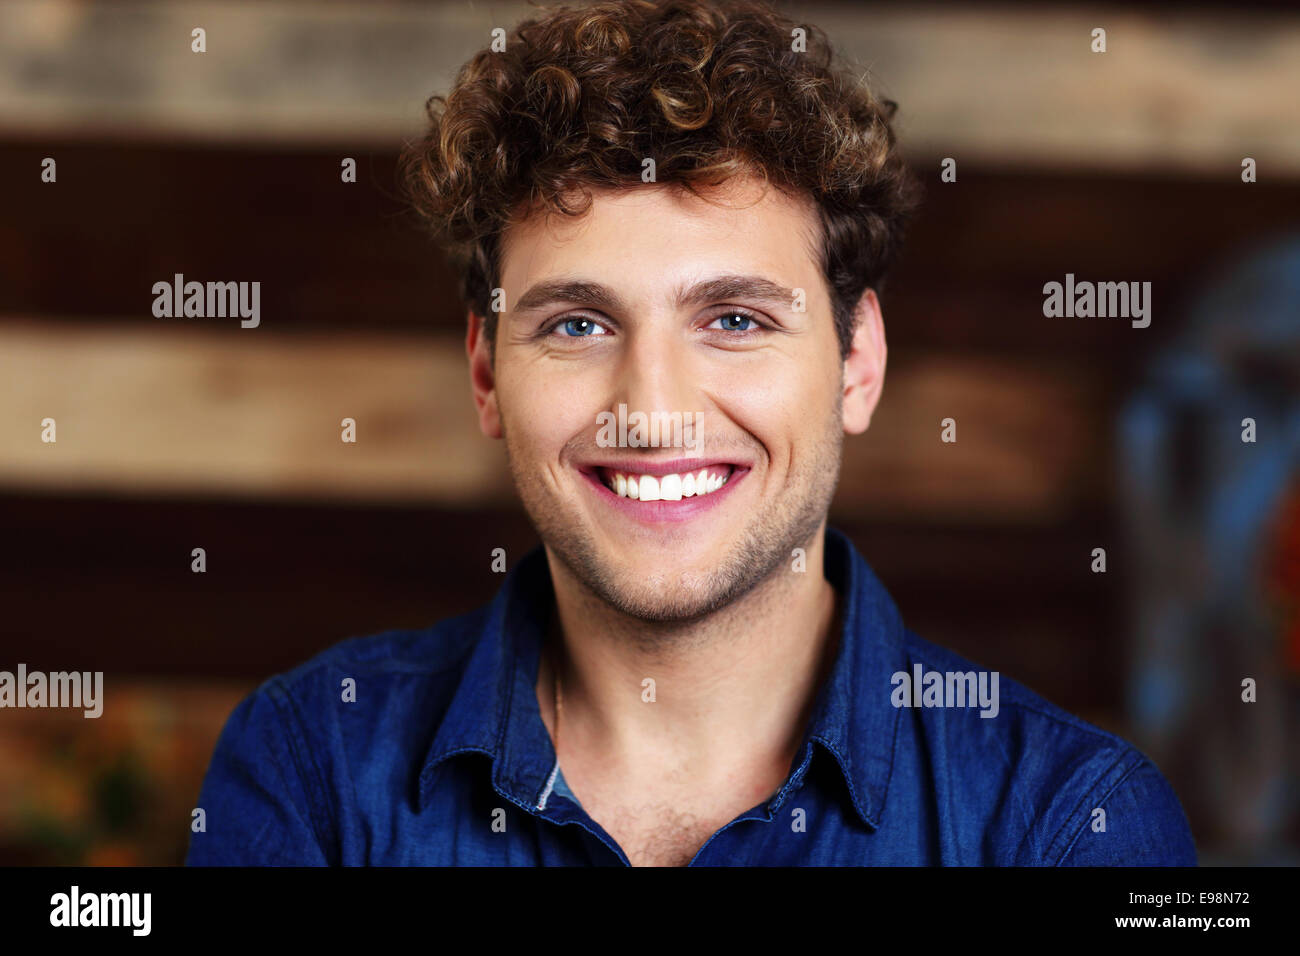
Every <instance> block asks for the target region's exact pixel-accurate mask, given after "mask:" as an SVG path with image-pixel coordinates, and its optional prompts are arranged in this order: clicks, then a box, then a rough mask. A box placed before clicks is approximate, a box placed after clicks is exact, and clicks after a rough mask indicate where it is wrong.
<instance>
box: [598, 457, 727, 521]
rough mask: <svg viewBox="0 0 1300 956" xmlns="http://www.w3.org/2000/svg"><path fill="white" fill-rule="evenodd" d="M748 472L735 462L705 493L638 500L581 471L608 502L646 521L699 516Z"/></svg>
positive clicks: (719, 500) (717, 501)
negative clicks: (717, 485)
mask: <svg viewBox="0 0 1300 956" xmlns="http://www.w3.org/2000/svg"><path fill="white" fill-rule="evenodd" d="M748 474H749V469H748V468H741V467H740V466H739V465H737V466H735V470H733V471H732V473H731V477H730V478H728V479H727V483H726V484H725V485H723V486H722V487H721V488H719V489H718V490H717V491H712V492H709V494H707V495H692V496H691V497H690V498H683V499H681V501H664V500H662V499H660V500H659V501H647V502H641V501H638V500H637V499H635V498H624V497H621V496H619V495H617V494H615V493H614V492H612V491H610V490H609V488H607V487H606V486H605V483H604V482H603V481H601V480H600V477H599V476H598V475H596V474H595V473H594V472H589V471H584V472H582V476H583V477H584V478H586V479H587V481H588V482H589V483H590V484H591V485H592V487H594V488H595V489H596V494H597V495H599V496H601V497H602V498H603V499H604V500H605V501H607V502H609V504H610V505H611V506H612V507H614V508H617V509H618V510H620V511H621V512H623V513H624V514H626V515H627V516H628V517H630V518H635V519H636V520H638V521H641V522H643V523H645V524H652V525H653V524H667V523H670V522H674V521H689V520H690V519H692V518H696V517H699V516H700V515H702V514H704V513H705V512H706V511H709V510H711V509H713V508H716V507H717V506H718V505H720V504H721V503H722V501H723V499H724V498H726V497H727V496H728V495H729V494H730V493H731V490H732V489H733V488H735V487H736V485H738V484H740V482H741V480H742V479H743V478H744V477H745V476H746V475H748Z"/></svg>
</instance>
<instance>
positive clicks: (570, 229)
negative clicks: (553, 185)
mask: <svg viewBox="0 0 1300 956" xmlns="http://www.w3.org/2000/svg"><path fill="white" fill-rule="evenodd" d="M820 236H821V229H820V223H819V220H818V217H817V211H816V206H815V204H814V203H813V202H812V200H811V198H810V197H804V196H792V195H789V194H787V193H785V192H783V191H781V190H779V189H776V188H774V187H771V186H765V185H764V184H763V183H762V182H761V181H758V180H755V179H753V178H742V177H737V178H734V179H732V180H729V181H728V182H727V183H725V184H723V185H722V186H719V187H715V188H713V189H710V190H708V191H707V192H703V196H695V195H693V194H691V193H690V192H688V191H686V190H684V189H682V188H680V187H677V186H674V185H659V184H655V183H647V184H644V185H635V186H629V187H625V188H620V189H598V190H593V191H592V203H591V206H590V208H589V209H588V210H587V212H586V213H585V214H583V215H582V216H580V217H568V216H563V215H560V214H554V213H548V212H539V213H536V214H534V215H532V216H529V217H528V218H527V219H525V220H524V221H522V222H520V223H518V224H516V225H514V226H511V227H510V228H509V229H507V230H506V232H505V233H504V235H503V236H502V242H501V276H500V280H501V285H502V286H503V287H504V288H506V289H509V290H514V291H515V292H516V294H517V293H518V292H519V291H520V290H522V289H523V288H525V287H526V286H529V285H531V284H532V283H534V282H537V281H539V280H541V279H545V278H550V277H553V276H559V275H581V276H584V277H591V278H600V279H603V280H604V281H607V282H614V283H618V284H619V285H620V286H621V287H624V288H629V287H636V286H642V287H644V288H645V289H646V291H647V294H648V291H649V288H650V287H651V286H654V287H656V288H658V287H660V285H661V284H662V283H668V284H673V283H677V282H680V281H686V280H690V279H692V278H695V277H699V276H702V275H707V274H715V273H716V274H723V273H737V274H746V275H761V276H765V277H768V278H770V279H772V280H773V281H776V282H781V283H784V284H785V285H787V286H790V287H803V288H807V289H808V290H809V294H810V295H812V294H814V293H813V291H812V290H813V289H815V288H817V287H818V286H819V285H820V283H819V282H818V279H819V277H820V274H821V273H820V268H819V265H818V243H819V241H820Z"/></svg>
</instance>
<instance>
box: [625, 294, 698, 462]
mask: <svg viewBox="0 0 1300 956" xmlns="http://www.w3.org/2000/svg"><path fill="white" fill-rule="evenodd" d="M670 324H671V323H670V321H668V320H666V319H665V320H664V321H663V322H657V321H656V322H647V323H644V324H642V325H641V326H639V327H637V328H636V329H634V330H633V331H632V332H631V333H630V335H629V337H628V340H627V344H626V346H625V348H624V349H623V351H622V353H621V356H620V361H619V367H618V370H617V373H618V387H617V388H616V390H615V392H616V395H615V402H616V403H624V404H626V405H627V410H628V414H631V413H633V412H638V411H639V412H644V413H645V414H647V415H650V416H654V413H656V412H657V413H660V415H661V416H666V417H661V418H660V421H662V422H664V423H665V424H667V423H668V422H671V423H672V428H671V430H672V431H673V433H674V434H664V435H661V436H660V444H672V445H674V446H675V447H681V446H682V445H683V444H684V443H685V444H689V442H690V439H691V435H689V434H686V435H683V434H682V433H681V432H680V431H678V429H682V428H690V427H691V423H692V422H693V421H694V420H695V419H696V415H695V413H696V412H702V411H703V406H702V405H701V404H700V397H699V396H700V388H699V381H698V375H697V374H695V373H696V371H697V370H695V369H694V368H693V363H692V350H691V349H690V347H689V345H688V343H685V342H683V341H682V338H681V334H680V333H678V332H668V331H666V330H667V328H668V327H669V326H670ZM675 413H679V414H675Z"/></svg>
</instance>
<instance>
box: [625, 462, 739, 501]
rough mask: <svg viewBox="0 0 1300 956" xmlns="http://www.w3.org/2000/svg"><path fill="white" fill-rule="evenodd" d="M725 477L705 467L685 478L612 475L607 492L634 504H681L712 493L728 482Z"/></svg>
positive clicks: (679, 476)
mask: <svg viewBox="0 0 1300 956" xmlns="http://www.w3.org/2000/svg"><path fill="white" fill-rule="evenodd" d="M728 477H729V476H728V475H722V474H710V473H709V470H708V469H707V468H701V469H700V470H699V471H691V472H687V473H686V474H684V475H663V476H659V477H656V476H655V475H629V474H626V473H622V472H615V473H614V474H613V475H612V476H611V477H610V479H609V485H608V487H609V489H610V490H611V491H612V492H614V494H616V495H618V496H619V497H620V498H631V499H632V500H633V501H637V500H640V501H681V500H682V499H683V498H698V497H700V496H701V495H707V494H712V493H713V492H715V491H717V490H718V489H719V488H721V487H722V486H723V485H725V484H726V483H727V479H728Z"/></svg>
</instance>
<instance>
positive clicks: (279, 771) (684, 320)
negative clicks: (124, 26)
mask: <svg viewBox="0 0 1300 956" xmlns="http://www.w3.org/2000/svg"><path fill="white" fill-rule="evenodd" d="M804 37H806V44H805V42H804ZM891 112H892V104H882V103H881V102H879V101H877V100H876V99H874V98H873V97H872V96H871V94H870V93H869V92H868V91H867V90H866V89H864V88H863V87H862V86H861V85H860V84H859V83H858V82H857V80H856V79H855V78H854V77H853V76H852V75H850V74H849V73H846V72H843V71H840V70H838V69H836V68H834V67H833V66H832V58H831V55H830V52H829V48H828V47H827V45H826V42H825V39H824V37H823V36H822V35H821V34H820V32H818V31H816V30H815V29H811V28H805V27H803V26H802V25H798V24H794V23H791V22H789V21H787V20H784V19H782V18H781V17H779V16H777V15H776V14H775V13H773V12H772V11H770V10H769V9H767V8H765V7H762V6H757V5H751V4H749V3H736V4H726V5H715V4H706V3H700V2H693V0H682V2H664V3H649V2H637V0H619V2H612V3H602V4H598V5H596V6H593V7H588V8H584V9H580V10H571V11H559V12H555V13H552V14H549V15H547V16H545V17H543V18H541V19H539V20H535V21H531V22H529V23H526V24H524V25H522V26H521V27H519V28H517V29H516V31H515V32H514V33H513V34H512V35H511V36H509V37H508V39H507V41H506V44H505V48H504V49H503V50H495V51H494V50H485V51H483V52H481V53H479V54H478V55H477V56H475V57H474V58H473V59H472V60H471V61H470V63H469V64H467V65H466V67H465V68H464V69H463V70H462V71H461V74H460V76H459V77H458V79H457V82H456V85H455V87H454V89H453V90H452V92H451V93H450V94H449V96H448V97H446V98H445V99H441V98H435V99H434V100H432V101H431V103H430V127H429V130H428V132H427V135H426V136H425V137H424V139H423V140H422V141H420V142H419V143H417V144H414V145H413V146H412V147H411V149H410V151H409V153H408V156H407V170H408V172H409V181H410V183H411V184H412V186H413V188H414V197H415V200H416V203H417V206H418V208H419V209H420V210H421V211H422V212H423V213H424V214H425V215H426V216H427V217H428V219H429V220H430V222H431V224H432V225H433V227H434V231H435V235H436V236H437V237H438V238H439V239H440V240H441V241H443V242H444V243H446V244H447V246H448V248H449V250H450V252H451V254H452V257H453V261H454V262H455V263H456V264H457V266H458V268H459V269H460V272H461V276H462V292H463V294H464V298H465V300H466V302H467V303H468V304H469V306H470V315H469V323H468V336H467V349H468V354H469V365H470V378H471V382H472V389H473V396H474V401H475V404H476V406H477V409H478V416H479V421H480V425H481V428H482V430H483V432H484V433H485V434H486V435H487V436H489V437H491V438H499V439H503V440H504V441H505V445H506V449H507V452H508V458H509V462H510V467H511V471H512V474H513V477H514V480H515V483H516V485H517V487H518V489H519V494H520V497H521V499H522V500H523V503H524V506H525V508H526V509H527V511H528V514H529V515H530V517H531V518H532V520H533V522H534V524H535V525H536V527H537V530H538V532H539V534H540V537H541V539H542V542H543V548H542V549H541V550H540V551H537V552H534V553H533V554H531V555H528V556H527V557H525V558H523V559H522V560H520V561H518V562H517V564H516V566H514V567H513V568H512V569H511V570H510V573H509V575H508V577H507V579H506V580H505V581H504V583H503V585H502V588H501V591H500V593H499V594H498V596H497V598H496V600H495V601H494V602H493V603H492V604H491V605H490V606H489V607H487V608H484V609H482V610H479V611H477V612H475V613H472V614H469V615H467V616H465V617H462V618H458V619H456V620H453V621H448V622H444V623H442V624H439V625H436V626H434V627H431V628H429V629H426V630H423V631H416V632H398V633H387V634H381V635H378V636H375V637H369V638H361V639H355V640H351V641H347V642H344V643H342V644H339V645H337V646H335V647H333V648H331V649H330V650H328V651H326V652H324V653H323V654H321V655H319V656H317V657H316V658H315V659H313V660H312V661H309V662H307V663H306V664H304V665H302V666H300V667H298V668H297V669H295V670H294V671H292V672H290V673H288V674H285V675H281V676H279V677H275V678H272V679H271V680H270V681H268V682H267V683H265V684H264V685H263V686H262V687H261V688H259V689H258V691H257V692H255V693H254V694H253V695H252V696H250V697H249V698H248V699H246V700H245V701H243V702H242V703H241V704H240V705H239V707H238V708H237V709H236V711H235V713H234V714H233V715H232V716H231V718H230V720H229V722H228V724H227V726H226V728H225V730H224V731H223V734H222V737H221V740H220V742H219V744H218V747H217V751H216V754H215V756H214V757H213V762H212V767H211V769H210V770H209V773H208V776H207V779H206V781H205V784H204V788H203V794H202V798H201V801H200V805H201V806H202V807H203V808H204V810H205V812H206V819H207V829H206V831H205V832H202V833H196V834H194V835H193V837H192V839H191V846H190V855H189V861H190V862H191V863H200V864H204V863H270V864H284V863H288V864H326V863H328V864H408V863H409V864H488V865H493V864H523V865H535V864H619V863H623V864H632V865H642V864H651V865H655V864H658V865H664V864H670V865H679V864H687V863H697V864H703V865H712V864H733V865H734V864H742V865H764V864H812V865H821V864H846V865H869V864H992V865H1016V864H1027V865H1039V864H1042V865H1056V864H1108V863H1120V864H1193V863H1195V851H1194V848H1193V845H1192V842H1191V838H1190V834H1189V832H1188V828H1187V824H1186V821H1185V819H1184V817H1183V814H1182V810H1181V808H1180V807H1179V805H1178V802H1177V799H1176V798H1175V796H1174V795H1173V793H1172V792H1171V791H1170V789H1169V787H1168V785H1167V784H1166V782H1165V781H1164V779H1163V778H1162V777H1161V775H1160V773H1159V771H1158V770H1157V769H1156V768H1155V767H1154V766H1153V765H1152V764H1151V763H1150V762H1149V761H1148V760H1147V759H1146V758H1145V757H1143V756H1142V755H1141V754H1140V753H1138V752H1137V751H1135V750H1134V749H1133V748H1132V747H1130V746H1129V745H1127V744H1126V743H1124V742H1123V741H1121V740H1119V739H1117V738H1115V737H1113V736H1111V735H1109V734H1106V733H1103V732H1102V731H1100V730H1098V729H1096V728H1094V727H1091V726H1089V725H1087V724H1085V723H1083V722H1082V721H1079V720H1077V719H1075V718H1073V717H1071V716H1069V715H1068V714H1066V713H1064V712H1062V711H1060V710H1058V709H1056V708H1055V707H1053V706H1052V705H1050V704H1048V703H1047V702H1046V701H1044V700H1042V699H1040V698H1039V697H1037V696H1035V695H1034V694H1032V693H1031V692H1029V691H1028V690H1025V689H1024V688H1022V687H1020V686H1018V685H1016V684H1014V683H1012V682H1011V681H999V679H998V675H997V674H996V673H993V674H990V673H988V672H984V671H980V670H979V669H978V668H976V667H975V666H974V665H972V664H970V663H968V662H966V661H964V660H962V659H960V658H958V657H957V656H955V655H953V654H951V653H949V652H947V651H945V650H942V649H940V648H938V647H935V646H933V645H931V644H928V643H926V642H925V641H923V640H921V639H920V638H918V637H916V636H915V635H913V634H911V633H910V632H908V631H907V630H905V629H904V627H903V625H902V623H901V621H900V619H899V615H898V611H897V610H896V608H895V607H894V604H893V602H892V601H891V600H890V598H889V596H888V595H887V594H886V592H885V591H884V589H883V588H882V586H881V584H880V582H879V581H878V580H877V579H876V578H875V576H874V575H873V574H872V572H871V570H870V569H869V568H868V567H867V565H866V564H865V563H864V561H863V560H862V558H861V557H860V556H859V555H858V553H857V552H856V550H855V549H854V548H853V546H852V545H851V544H850V543H849V542H848V540H847V539H845V538H844V537H843V536H841V535H839V534H838V533H836V532H834V531H833V530H828V529H827V527H826V515H827V510H828V507H829V504H830V500H831V496H832V493H833V491H834V488H835V485H836V481H837V479H838V474H839V466H840V458H841V443H842V440H843V435H844V434H845V433H848V434H853V435H856V434H860V433H862V432H864V431H866V429H867V427H868V425H869V423H870V420H871V416H872V412H873V410H874V409H875V407H876V404H877V402H878V401H879V398H880V394H881V388H882V385H883V381H884V372H885V357H886V348H885V334H884V327H883V322H882V317H881V310H880V303H879V301H878V299H877V296H876V292H875V291H874V290H875V288H876V287H878V286H879V284H880V282H881V280H882V278H883V276H884V273H885V270H886V268H887V266H888V264H889V262H890V260H891V259H892V258H893V256H894V254H895V252H896V250H897V247H898V243H899V238H900V235H901V231H902V227H903V223H904V221H905V220H906V218H907V215H908V212H909V210H910V209H911V207H912V205H913V198H912V192H911V188H910V184H909V180H908V178H907V175H906V173H905V171H904V168H903V165H902V162H901V160H900V158H899V155H898V150H897V148H896V146H895V142H894V137H893V134H892V132H891V131H890V128H889V119H890V115H891ZM616 418H617V422H618V424H617V426H616V427H615V426H614V425H613V422H614V421H615V419H616ZM650 421H654V422H658V423H664V428H662V429H647V428H646V427H645V425H646V423H647V422H650ZM688 423H689V424H691V425H698V427H697V428H693V429H689V430H688V429H687V427H686V426H687V424H688ZM688 431H689V432H690V433H689V434H688ZM650 438H654V439H656V440H653V441H651V440H649V439H650ZM489 550H490V549H489V548H488V547H486V546H485V547H484V548H483V560H484V565H485V573H486V572H487V567H486V566H487V564H488V560H489V556H488V551H489Z"/></svg>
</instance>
